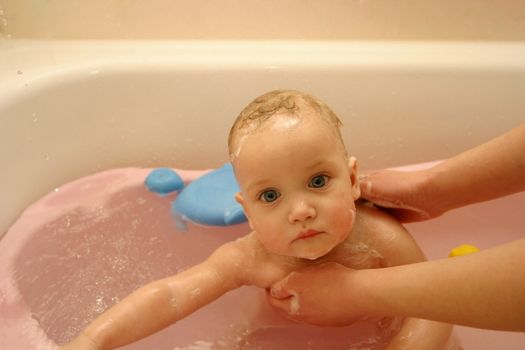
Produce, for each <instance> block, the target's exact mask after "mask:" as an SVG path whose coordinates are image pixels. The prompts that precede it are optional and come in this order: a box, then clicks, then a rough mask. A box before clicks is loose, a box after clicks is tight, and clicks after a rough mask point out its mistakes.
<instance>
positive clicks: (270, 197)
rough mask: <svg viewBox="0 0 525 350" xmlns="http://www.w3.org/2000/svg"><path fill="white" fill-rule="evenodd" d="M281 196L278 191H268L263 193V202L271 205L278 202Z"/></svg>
mask: <svg viewBox="0 0 525 350" xmlns="http://www.w3.org/2000/svg"><path fill="white" fill-rule="evenodd" d="M280 196H281V194H280V193H279V192H277V191H276V190H267V191H264V192H263V193H261V196H260V198H261V200H262V201H263V202H266V203H271V202H274V201H276V200H277V198H279V197H280Z"/></svg>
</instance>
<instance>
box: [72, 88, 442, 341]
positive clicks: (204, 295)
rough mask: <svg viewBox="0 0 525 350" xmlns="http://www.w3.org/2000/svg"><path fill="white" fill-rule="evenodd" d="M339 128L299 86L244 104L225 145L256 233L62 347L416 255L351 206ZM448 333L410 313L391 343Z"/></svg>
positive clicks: (352, 175)
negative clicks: (319, 269) (236, 297)
mask: <svg viewBox="0 0 525 350" xmlns="http://www.w3.org/2000/svg"><path fill="white" fill-rule="evenodd" d="M340 127H341V122H340V120H339V119H338V117H337V116H336V115H335V114H334V112H333V111H332V110H331V109H330V108H329V107H328V106H327V105H325V104H324V103H323V102H321V101H319V100H317V99H315V98H314V97H312V96H310V95H307V94H304V93H301V92H297V91H272V92H269V93H267V94H264V95H262V96H260V97H258V98H257V99H255V100H254V101H253V102H252V103H250V104H249V105H248V106H247V107H246V108H245V109H244V110H243V111H242V112H241V114H240V115H239V117H238V118H237V120H236V121H235V123H234V125H233V126H232V128H231V131H230V136H229V140H228V146H229V151H230V157H231V161H232V164H233V167H234V171H235V175H236V178H237V180H238V182H239V186H240V188H241V192H240V193H238V194H237V195H236V199H237V201H238V202H239V203H240V204H241V205H242V206H243V208H244V211H245V213H246V216H247V217H248V221H249V224H250V227H251V229H252V230H253V231H252V232H251V233H249V234H248V235H246V236H244V237H243V238H241V239H238V240H236V241H233V242H229V243H226V244H224V245H223V246H221V247H219V248H218V249H217V250H216V251H215V252H214V253H213V254H212V255H211V256H210V257H209V258H208V259H207V260H206V261H204V262H202V263H201V264H199V265H196V266H194V267H192V268H189V269H188V270H185V271H184V272H182V273H179V274H177V275H175V276H172V277H168V278H165V279H162V280H158V281H154V282H152V283H150V284H148V285H146V286H144V287H142V288H140V289H138V290H137V291H135V292H133V293H132V294H131V295H130V296H128V297H127V298H125V299H124V300H122V301H121V302H120V303H119V304H117V305H115V306H113V307H112V308H111V309H109V310H108V311H106V312H105V313H104V314H102V315H101V316H100V317H98V318H97V319H96V320H95V321H93V322H92V323H91V324H90V325H88V327H86V329H85V330H84V331H83V332H82V333H81V334H80V335H79V336H78V337H77V338H76V339H74V340H73V341H72V342H71V343H69V344H68V345H66V346H65V347H63V349H75V350H79V349H96V350H101V349H114V348H117V347H120V346H123V345H125V344H128V343H131V342H134V341H136V340H139V339H141V338H144V337H146V336H147V335H150V334H152V333H154V332H156V331H159V330H160V329H162V328H164V327H167V326H169V325H171V324H173V323H175V322H177V321H178V320H180V319H182V318H184V317H186V316H188V315H190V314H191V313H192V312H194V311H196V310H197V309H199V308H201V307H203V306H204V305H206V304H208V303H210V302H211V301H213V300H215V299H217V298H219V297H220V296H221V295H223V294H224V293H226V292H228V291H230V290H233V289H236V288H239V287H241V286H243V285H255V286H258V287H261V288H266V289H269V288H270V287H271V286H272V284H274V283H275V282H277V281H279V280H281V279H282V278H284V277H285V276H287V275H288V274H289V273H290V272H292V271H294V270H296V269H299V268H301V267H305V266H308V265H312V264H322V263H326V262H335V263H339V264H341V265H344V266H348V267H351V268H354V269H363V268H380V267H385V266H394V265H402V264H408V263H414V262H420V261H423V260H424V259H425V258H424V255H423V253H422V252H421V250H420V249H419V247H418V246H417V244H416V243H415V241H414V240H413V239H412V237H411V236H410V235H409V234H408V232H407V231H406V230H405V229H404V228H403V226H401V225H400V224H399V223H398V222H397V221H395V220H394V219H392V218H391V217H390V216H388V215H387V214H385V213H383V212H381V211H380V210H378V209H375V208H373V207H372V206H369V205H364V204H362V203H360V202H359V201H358V202H357V203H356V201H357V199H358V198H359V195H360V191H359V183H358V180H357V165H356V159H355V158H353V157H350V158H349V157H348V155H347V152H346V149H345V146H344V144H343V140H342V137H341V134H340V130H339V129H340ZM195 288H199V289H200V291H201V292H200V293H198V294H196V293H194V292H193V291H194V290H195ZM295 307H296V308H300V305H295ZM341 307H344V305H341ZM451 331H452V327H451V326H450V325H447V324H442V323H437V322H431V321H426V320H420V319H410V318H407V319H405V320H404V321H403V325H402V326H401V328H400V330H399V331H398V332H397V334H395V335H394V336H393V337H392V339H391V341H390V344H389V346H388V349H402V348H403V349H405V348H406V349H440V348H443V347H444V346H445V344H446V343H447V341H448V338H449V336H450V333H451Z"/></svg>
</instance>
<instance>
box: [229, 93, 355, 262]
mask: <svg viewBox="0 0 525 350" xmlns="http://www.w3.org/2000/svg"><path fill="white" fill-rule="evenodd" d="M341 125H342V124H341V121H340V120H339V118H338V117H337V116H336V115H335V113H334V112H333V111H332V110H331V109H330V108H329V107H328V106H327V105H326V104H324V103H323V102H321V101H319V100H318V99H316V98H314V97H312V96H310V95H307V94H304V93H301V92H298V91H272V92H269V93H266V94H264V95H262V96H260V97H258V98H256V99H255V100H254V101H253V102H251V103H250V104H249V105H248V106H247V107H246V108H245V109H244V110H243V111H242V112H241V114H240V115H239V117H237V119H236V121H235V123H234V124H233V126H232V128H231V131H230V136H229V139H228V146H229V152H230V157H231V161H232V163H233V167H234V170H235V175H236V177H237V181H238V182H239V185H240V188H241V192H240V193H238V194H237V196H236V198H237V200H238V201H239V203H241V205H242V206H243V208H244V211H245V213H246V215H247V217H248V220H249V222H250V225H251V227H252V229H254V230H255V232H256V235H257V237H258V239H259V240H260V241H261V243H262V244H263V245H264V246H265V247H266V248H267V249H268V250H270V251H272V252H274V253H277V254H281V255H288V256H295V257H300V258H307V259H316V258H319V257H321V256H323V255H325V254H326V253H328V252H329V251H330V250H332V249H333V248H334V247H335V246H337V245H338V244H339V243H341V242H342V241H344V240H345V239H346V238H347V237H348V234H349V233H350V231H351V229H352V226H353V222H354V219H355V205H354V201H355V200H356V199H357V198H358V197H359V194H360V193H359V184H358V182H357V173H356V172H357V170H356V161H355V159H354V158H350V159H348V158H347V153H346V149H345V147H344V143H343V139H342V137H341V133H340V130H339V129H340V127H341Z"/></svg>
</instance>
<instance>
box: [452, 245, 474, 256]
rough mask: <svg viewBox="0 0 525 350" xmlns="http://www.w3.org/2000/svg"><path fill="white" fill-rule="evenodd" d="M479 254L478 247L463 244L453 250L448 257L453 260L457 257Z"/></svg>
mask: <svg viewBox="0 0 525 350" xmlns="http://www.w3.org/2000/svg"><path fill="white" fill-rule="evenodd" d="M477 252H479V248H478V247H476V246H473V245H471V244H462V245H460V246H457V247H456V248H454V249H452V250H451V251H450V253H448V257H449V258H453V257H455V256H460V255H467V254H472V253H477Z"/></svg>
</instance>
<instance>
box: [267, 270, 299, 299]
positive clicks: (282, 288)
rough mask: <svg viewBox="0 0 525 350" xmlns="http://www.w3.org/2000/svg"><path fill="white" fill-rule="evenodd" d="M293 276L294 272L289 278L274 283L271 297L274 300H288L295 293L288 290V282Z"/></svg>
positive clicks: (271, 288)
mask: <svg viewBox="0 0 525 350" xmlns="http://www.w3.org/2000/svg"><path fill="white" fill-rule="evenodd" d="M292 274H293V272H292V273H291V274H289V275H288V276H286V277H285V278H283V279H282V280H280V281H278V282H276V283H274V284H273V285H272V286H271V287H270V296H271V297H272V298H275V299H286V298H289V297H291V296H292V295H293V293H292V292H291V291H290V290H288V288H287V284H288V280H289V279H290V276H291V275H292Z"/></svg>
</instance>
